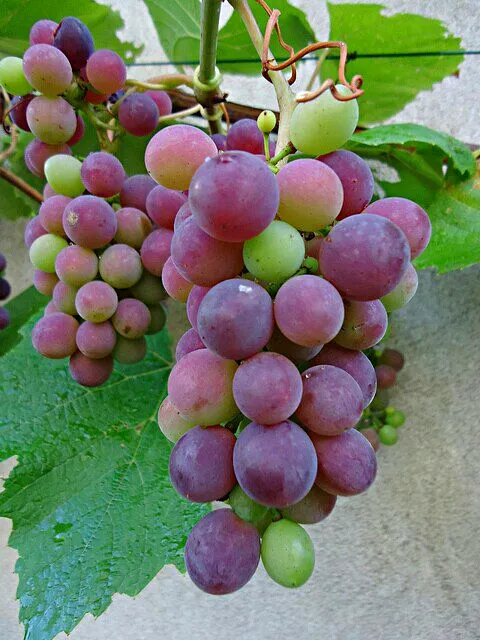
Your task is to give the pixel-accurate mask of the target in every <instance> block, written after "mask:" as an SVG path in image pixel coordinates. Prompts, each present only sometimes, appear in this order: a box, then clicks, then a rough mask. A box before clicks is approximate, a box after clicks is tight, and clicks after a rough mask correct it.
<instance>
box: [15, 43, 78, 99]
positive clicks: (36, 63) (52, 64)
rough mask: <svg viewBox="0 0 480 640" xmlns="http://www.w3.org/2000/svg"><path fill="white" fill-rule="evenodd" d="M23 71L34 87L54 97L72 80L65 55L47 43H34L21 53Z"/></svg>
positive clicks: (70, 68)
mask: <svg viewBox="0 0 480 640" xmlns="http://www.w3.org/2000/svg"><path fill="white" fill-rule="evenodd" d="M23 71H24V73H25V77H26V78H27V80H28V82H29V83H30V84H31V85H32V87H33V88H34V89H36V90H37V91H40V93H43V95H45V96H48V97H49V98H54V97H55V96H58V95H59V94H60V93H63V92H64V91H65V89H66V88H67V87H68V86H69V84H70V83H71V82H72V79H73V74H72V67H71V66H70V62H69V61H68V59H67V57H66V56H65V55H64V54H63V53H62V52H61V51H59V50H58V49H57V48H56V47H52V46H51V45H49V44H34V45H33V46H32V47H30V48H29V49H27V50H26V51H25V53H24V55H23Z"/></svg>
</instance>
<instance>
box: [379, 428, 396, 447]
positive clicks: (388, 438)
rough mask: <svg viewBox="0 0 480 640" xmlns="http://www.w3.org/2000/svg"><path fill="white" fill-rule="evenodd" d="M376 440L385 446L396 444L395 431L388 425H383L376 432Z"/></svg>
mask: <svg viewBox="0 0 480 640" xmlns="http://www.w3.org/2000/svg"><path fill="white" fill-rule="evenodd" d="M378 439H379V440H380V442H381V443H382V444H386V445H387V446H391V445H393V444H396V442H397V440H398V433H397V430H396V429H395V427H392V426H391V425H389V424H385V425H383V427H381V428H380V429H379V431H378Z"/></svg>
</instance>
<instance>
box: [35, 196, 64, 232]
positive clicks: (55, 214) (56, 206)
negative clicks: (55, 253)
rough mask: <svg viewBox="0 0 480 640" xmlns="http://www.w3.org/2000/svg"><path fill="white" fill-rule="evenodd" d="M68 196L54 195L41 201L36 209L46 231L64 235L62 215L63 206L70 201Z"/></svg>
mask: <svg viewBox="0 0 480 640" xmlns="http://www.w3.org/2000/svg"><path fill="white" fill-rule="evenodd" d="M70 200H71V198H69V197H68V196H60V195H55V196H52V197H51V198H48V200H45V201H44V202H42V204H41V206H40V209H39V211H38V217H39V219H40V223H41V225H42V227H43V228H44V229H46V230H47V231H48V233H54V234H55V235H57V236H64V235H65V231H64V229H63V223H62V216H63V212H64V210H65V207H66V206H67V204H68V203H69V202H70Z"/></svg>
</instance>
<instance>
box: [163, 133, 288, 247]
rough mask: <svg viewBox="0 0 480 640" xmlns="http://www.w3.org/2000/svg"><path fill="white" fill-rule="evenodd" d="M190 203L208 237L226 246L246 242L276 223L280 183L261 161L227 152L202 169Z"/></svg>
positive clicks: (196, 179) (194, 184) (192, 189)
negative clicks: (227, 243)
mask: <svg viewBox="0 0 480 640" xmlns="http://www.w3.org/2000/svg"><path fill="white" fill-rule="evenodd" d="M171 128H172V127H169V129H171ZM257 131H258V129H257ZM259 133H260V132H259ZM188 201H189V204H190V207H191V209H192V213H193V216H194V218H195V221H196V222H197V224H198V225H199V226H200V227H201V228H202V229H203V230H204V231H205V232H206V233H208V234H209V235H211V236H212V237H214V238H217V240H223V241H225V242H243V241H244V240H249V239H250V238H253V237H255V236H257V235H258V234H259V233H261V232H262V231H263V230H264V229H266V228H267V227H268V225H269V224H270V223H271V222H272V221H273V219H274V217H275V214H276V213H277V209H278V203H279V188H278V181H277V178H276V177H275V176H274V175H273V173H272V172H271V171H270V169H269V168H268V165H267V164H266V163H265V162H264V161H263V160H262V159H261V158H256V157H255V156H252V155H251V154H249V153H245V152H244V151H226V152H225V153H221V154H220V155H217V156H216V157H214V158H210V159H209V160H208V161H206V162H205V163H204V164H203V165H202V166H201V167H200V168H199V169H198V171H197V172H196V174H195V176H194V177H193V179H192V183H191V185H190V189H189V194H188Z"/></svg>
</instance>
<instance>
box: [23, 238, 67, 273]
mask: <svg viewBox="0 0 480 640" xmlns="http://www.w3.org/2000/svg"><path fill="white" fill-rule="evenodd" d="M66 246H67V241H66V240H65V238H60V236H56V235H54V234H52V233H47V234H44V235H41V236H39V237H38V238H37V239H36V240H34V241H33V243H32V244H31V246H30V250H29V257H30V262H31V263H32V264H33V266H34V267H35V268H36V269H40V270H41V271H46V272H47V273H54V272H55V259H56V257H57V255H58V254H59V253H60V251H61V250H62V249H64V248H65V247H66Z"/></svg>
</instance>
